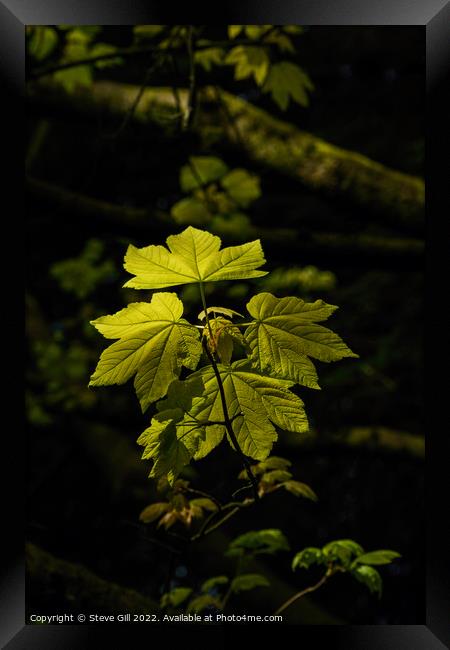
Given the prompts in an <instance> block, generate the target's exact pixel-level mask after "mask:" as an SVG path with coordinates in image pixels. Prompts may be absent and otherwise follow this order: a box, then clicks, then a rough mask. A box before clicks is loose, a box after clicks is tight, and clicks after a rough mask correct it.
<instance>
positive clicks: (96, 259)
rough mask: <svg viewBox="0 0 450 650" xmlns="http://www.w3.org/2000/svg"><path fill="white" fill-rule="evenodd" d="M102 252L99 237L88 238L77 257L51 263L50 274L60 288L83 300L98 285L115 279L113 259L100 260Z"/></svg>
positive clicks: (102, 246) (102, 247) (103, 250)
mask: <svg viewBox="0 0 450 650" xmlns="http://www.w3.org/2000/svg"><path fill="white" fill-rule="evenodd" d="M104 252H105V247H104V244H103V243H102V242H101V241H100V240H99V239H90V240H89V241H88V242H87V243H86V246H85V247H84V249H83V251H82V252H81V253H80V255H79V256H78V257H74V258H69V259H65V260H62V261H61V262H56V263H55V264H52V266H51V267H50V274H51V275H52V276H53V277H54V278H55V279H56V280H57V282H58V284H59V285H60V287H61V289H63V290H64V291H67V292H68V293H73V294H75V295H76V296H77V298H79V299H80V300H83V299H84V298H86V297H87V296H89V295H90V294H92V293H93V292H94V291H95V290H96V288H97V287H98V285H100V284H102V283H105V282H114V281H115V280H116V279H117V272H116V268H115V264H114V262H113V260H112V259H104V260H103V261H101V258H102V257H103V255H104Z"/></svg>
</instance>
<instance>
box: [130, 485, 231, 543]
mask: <svg viewBox="0 0 450 650" xmlns="http://www.w3.org/2000/svg"><path fill="white" fill-rule="evenodd" d="M161 482H163V483H167V481H165V479H161V480H160V481H159V483H160V484H161ZM188 490H189V482H188V481H184V480H182V479H178V480H177V481H175V483H174V485H173V486H172V487H171V486H169V485H167V487H166V490H165V491H166V501H158V502H156V503H152V504H150V505H149V506H147V507H146V508H144V510H143V511H142V512H141V514H140V515H139V519H140V520H141V521H142V522H143V523H144V524H149V523H152V522H154V521H156V520H159V521H158V524H157V527H158V528H159V527H160V526H164V528H165V529H166V530H168V529H169V528H171V527H172V526H173V525H174V524H175V523H177V522H180V523H181V524H183V525H184V526H188V527H189V526H191V524H192V522H193V521H194V520H195V519H201V518H203V517H204V516H205V514H206V513H207V512H217V510H218V509H219V508H218V505H217V503H215V502H214V501H213V500H212V499H210V498H208V497H194V498H191V499H190V498H188V496H187V494H188Z"/></svg>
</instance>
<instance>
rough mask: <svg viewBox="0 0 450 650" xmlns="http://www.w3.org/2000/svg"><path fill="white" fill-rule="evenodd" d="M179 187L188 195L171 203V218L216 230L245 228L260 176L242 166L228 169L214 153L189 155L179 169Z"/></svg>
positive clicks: (243, 229)
mask: <svg viewBox="0 0 450 650" xmlns="http://www.w3.org/2000/svg"><path fill="white" fill-rule="evenodd" d="M180 188H181V191H182V192H184V193H185V194H187V195H188V196H186V197H185V198H183V199H181V200H180V201H177V203H175V204H174V205H173V206H172V209H171V214H172V217H173V218H174V220H175V221H176V222H177V223H179V224H181V225H184V224H192V225H195V226H205V225H207V224H208V225H209V226H210V227H211V228H212V229H213V230H214V231H215V232H218V233H223V232H226V231H228V230H233V231H236V230H238V231H244V232H245V231H246V230H248V229H249V227H250V220H249V218H248V216H247V215H246V214H245V212H244V210H245V209H247V208H248V207H249V206H250V205H251V204H252V203H253V202H254V201H256V199H258V198H259V197H260V196H261V188H260V179H259V176H258V175H256V174H254V173H250V172H248V171H247V170H245V169H241V168H235V169H231V170H230V169H229V167H228V165H226V163H225V162H224V161H223V160H221V159H220V158H217V157H216V156H190V158H189V161H188V163H187V164H186V165H184V166H183V167H182V168H181V170H180Z"/></svg>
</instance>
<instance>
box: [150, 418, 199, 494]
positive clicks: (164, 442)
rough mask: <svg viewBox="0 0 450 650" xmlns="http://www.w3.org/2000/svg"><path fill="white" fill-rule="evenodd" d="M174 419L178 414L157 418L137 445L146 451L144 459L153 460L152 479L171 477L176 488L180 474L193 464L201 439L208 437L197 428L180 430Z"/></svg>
mask: <svg viewBox="0 0 450 650" xmlns="http://www.w3.org/2000/svg"><path fill="white" fill-rule="evenodd" d="M171 416H174V417H176V416H177V414H176V413H172V412H169V411H164V412H163V413H158V414H157V415H155V417H154V418H152V422H151V425H150V426H149V427H148V428H147V429H145V431H144V432H143V433H142V434H141V435H140V436H139V438H138V440H137V442H138V444H139V445H142V446H143V447H145V449H144V452H143V454H142V458H143V459H144V460H145V459H151V460H153V466H152V469H151V471H150V476H151V477H153V478H159V477H161V476H167V480H168V481H169V483H170V485H173V483H174V481H175V479H176V478H177V476H178V474H179V473H180V472H181V470H182V469H183V468H184V467H185V466H186V465H187V464H188V463H189V462H190V461H191V459H192V457H193V455H194V453H195V451H196V449H197V447H198V443H199V438H200V436H202V435H204V434H203V431H202V429H200V428H199V427H196V426H195V425H194V426H192V427H189V428H188V430H187V431H185V430H182V429H178V428H177V426H176V424H175V420H174V418H173V417H171Z"/></svg>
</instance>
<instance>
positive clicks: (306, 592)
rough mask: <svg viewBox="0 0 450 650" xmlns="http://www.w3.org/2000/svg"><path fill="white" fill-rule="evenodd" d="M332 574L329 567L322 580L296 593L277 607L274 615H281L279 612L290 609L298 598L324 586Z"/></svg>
mask: <svg viewBox="0 0 450 650" xmlns="http://www.w3.org/2000/svg"><path fill="white" fill-rule="evenodd" d="M333 573H334V571H333V569H332V568H331V567H329V568H328V570H327V572H326V573H325V575H324V576H322V578H321V579H320V580H319V582H316V584H315V585H312V586H311V587H307V588H306V589H303V591H299V592H298V593H296V594H294V595H293V596H292V597H291V598H289V599H288V600H287V601H286V602H285V603H283V604H282V605H281V607H279V608H278V609H277V611H276V612H274V614H281V612H284V610H285V609H287V608H288V607H290V606H291V605H292V604H293V603H295V601H296V600H298V599H299V598H302V596H305V595H306V594H310V593H312V592H313V591H316V590H317V589H319V587H321V586H322V585H324V584H325V583H326V581H327V580H328V578H329V577H330V576H332V575H333Z"/></svg>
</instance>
